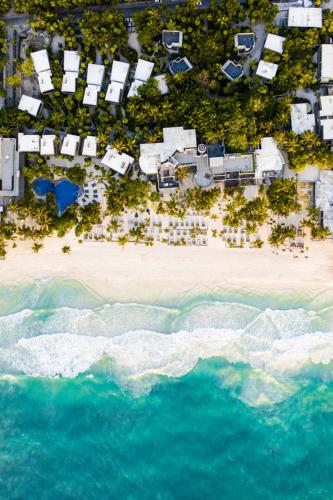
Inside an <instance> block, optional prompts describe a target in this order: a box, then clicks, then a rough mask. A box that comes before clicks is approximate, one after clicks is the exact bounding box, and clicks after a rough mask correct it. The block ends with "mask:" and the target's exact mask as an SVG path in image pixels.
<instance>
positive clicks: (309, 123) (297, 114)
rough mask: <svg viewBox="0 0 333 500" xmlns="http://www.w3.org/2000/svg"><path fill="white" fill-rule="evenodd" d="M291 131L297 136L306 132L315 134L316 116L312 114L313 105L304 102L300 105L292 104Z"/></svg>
mask: <svg viewBox="0 0 333 500" xmlns="http://www.w3.org/2000/svg"><path fill="white" fill-rule="evenodd" d="M290 118H291V129H292V131H293V132H294V133H295V134H297V135H301V134H304V132H307V131H310V132H314V131H315V128H316V119H315V115H314V114H313V113H311V105H310V104H308V103H306V102H302V103H299V104H292V105H291V106H290Z"/></svg>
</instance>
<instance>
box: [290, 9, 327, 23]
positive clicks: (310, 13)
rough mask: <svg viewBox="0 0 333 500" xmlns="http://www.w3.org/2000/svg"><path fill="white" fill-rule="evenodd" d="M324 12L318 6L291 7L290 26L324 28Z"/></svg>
mask: <svg viewBox="0 0 333 500" xmlns="http://www.w3.org/2000/svg"><path fill="white" fill-rule="evenodd" d="M322 26H323V12H322V10H321V8H320V7H319V8H316V7H289V10H288V27H289V28H322Z"/></svg>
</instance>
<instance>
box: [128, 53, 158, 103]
mask: <svg viewBox="0 0 333 500" xmlns="http://www.w3.org/2000/svg"><path fill="white" fill-rule="evenodd" d="M153 69H154V63H152V62H149V61H145V60H144V59H138V63H137V65H136V69H135V73H134V81H133V83H132V85H131V87H130V89H129V92H128V97H133V96H136V95H137V94H138V88H139V87H140V86H141V85H144V84H145V83H147V82H148V80H149V78H150V77H151V74H152V72H153Z"/></svg>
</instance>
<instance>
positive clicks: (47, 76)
mask: <svg viewBox="0 0 333 500" xmlns="http://www.w3.org/2000/svg"><path fill="white" fill-rule="evenodd" d="M51 75H52V73H51V71H43V72H42V73H39V75H38V76H37V80H38V83H39V88H40V91H41V93H42V94H44V93H45V92H50V91H51V90H54V86H53V83H52V78H51Z"/></svg>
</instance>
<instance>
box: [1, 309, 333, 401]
mask: <svg viewBox="0 0 333 500" xmlns="http://www.w3.org/2000/svg"><path fill="white" fill-rule="evenodd" d="M244 307H245V309H244ZM222 309H223V311H224V313H225V319H224V318H223V315H221V311H218V306H217V304H213V305H210V306H209V307H207V308H206V314H207V315H210V317H209V320H207V321H205V318H204V308H203V306H202V307H198V306H194V307H193V308H192V309H191V308H189V309H188V310H186V311H185V312H184V311H183V312H182V313H181V314H180V313H178V312H177V310H174V309H171V310H169V309H167V308H160V307H152V306H139V305H136V304H132V305H130V306H126V305H123V306H121V305H119V304H118V305H114V306H103V307H99V308H97V309H92V310H90V309H86V310H77V309H70V308H62V309H59V310H55V311H53V312H52V313H50V312H48V313H47V314H46V315H45V317H43V314H44V313H43V312H42V311H39V312H38V311H37V312H33V311H22V312H20V313H17V314H15V315H12V316H9V317H8V316H7V317H2V318H0V333H1V338H4V337H6V332H7V334H8V332H9V333H10V332H11V335H9V337H10V338H11V342H9V343H7V344H6V343H5V342H2V348H1V349H0V372H2V373H24V374H27V375H33V376H44V377H54V376H59V375H60V376H64V377H75V376H77V375H78V374H80V373H83V372H87V371H89V369H90V368H91V366H92V365H94V364H95V363H97V362H99V361H100V360H101V359H102V358H104V357H109V358H111V359H112V360H113V361H114V364H115V370H116V372H117V373H118V374H119V377H120V378H121V379H122V380H126V381H130V383H132V384H133V383H139V382H140V381H142V380H143V378H144V385H145V387H147V377H144V376H145V375H157V376H159V375H165V376H168V377H179V376H182V375H185V374H186V373H188V372H190V371H191V370H192V369H193V368H194V367H195V366H196V364H197V363H198V361H199V360H200V359H208V358H212V357H223V358H224V359H225V360H227V361H229V362H230V363H245V364H248V365H249V366H250V367H251V368H252V370H253V371H252V372H251V375H249V376H247V377H246V379H245V380H244V381H243V382H242V386H241V390H240V391H239V394H240V397H241V399H242V400H243V401H245V402H247V403H249V404H262V403H267V402H268V401H280V400H282V399H283V398H285V397H287V396H288V395H290V394H291V393H292V392H293V391H294V390H295V387H296V386H295V383H296V382H295V380H296V378H297V376H298V375H299V374H301V373H302V370H303V369H304V367H305V366H309V364H311V363H312V364H314V365H316V364H320V363H321V364H327V363H329V362H330V361H332V360H333V333H332V332H330V331H319V330H318V324H320V318H319V317H318V315H317V314H316V313H314V312H311V311H310V312H309V311H306V310H302V309H297V310H288V311H281V310H271V309H267V310H265V311H260V310H258V309H255V308H251V307H249V308H247V306H242V305H240V306H239V308H238V309H237V304H231V305H230V304H224V307H223V308H222ZM216 314H217V316H216ZM242 315H243V317H242V318H241V319H239V320H238V321H237V317H238V316H242ZM244 317H246V321H245V320H244ZM131 323H132V324H133V327H134V328H135V329H131V330H130V331H125V328H126V329H128V328H129V325H130V324H131ZM198 323H201V324H209V326H210V327H209V328H200V327H198V326H197V325H198ZM147 325H149V326H150V330H147V329H146V328H147ZM151 325H152V326H153V328H152V326H151ZM159 325H160V326H161V325H164V331H167V328H166V325H169V327H170V326H171V327H172V326H174V327H177V329H176V328H175V330H174V331H172V332H171V333H161V331H156V329H157V328H159ZM211 325H217V326H218V327H211ZM182 326H183V328H182ZM184 326H186V328H187V329H185V328H184ZM231 326H232V327H231ZM178 327H180V328H179V329H178ZM68 328H70V332H69V331H68ZM66 330H67V331H66ZM161 330H162V331H163V328H161ZM117 332H118V335H117V334H116V333H117ZM228 377H229V378H230V373H229V374H228V375H226V374H224V373H221V379H223V378H225V381H227V380H228ZM152 379H153V377H149V380H150V382H149V383H153V381H152ZM133 381H134V382H133ZM138 381H139V382H138Z"/></svg>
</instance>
